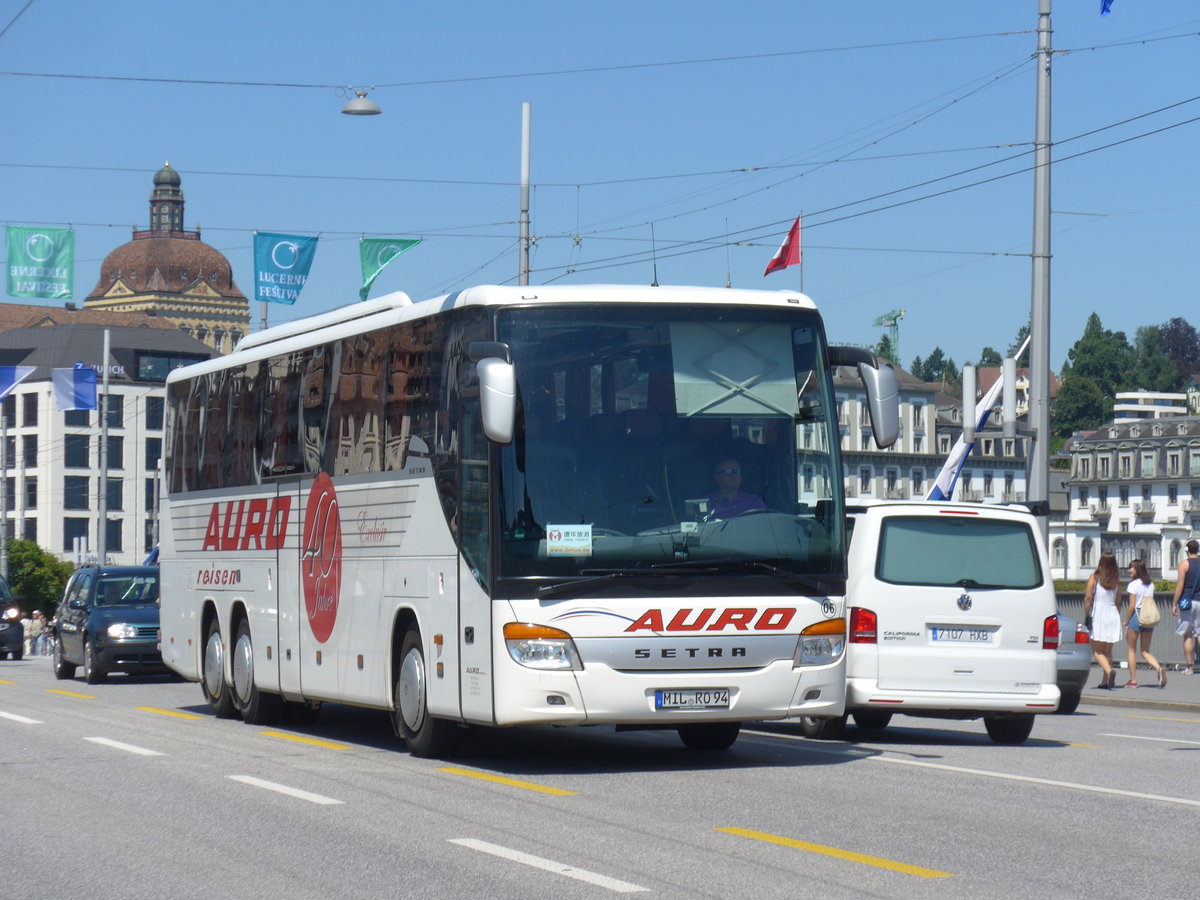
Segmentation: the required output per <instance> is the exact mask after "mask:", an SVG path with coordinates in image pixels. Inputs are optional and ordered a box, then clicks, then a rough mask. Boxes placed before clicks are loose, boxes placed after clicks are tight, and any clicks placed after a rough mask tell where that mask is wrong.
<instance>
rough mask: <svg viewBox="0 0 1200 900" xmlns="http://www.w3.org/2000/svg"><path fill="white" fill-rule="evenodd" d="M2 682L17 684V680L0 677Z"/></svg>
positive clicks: (0, 682)
mask: <svg viewBox="0 0 1200 900" xmlns="http://www.w3.org/2000/svg"><path fill="white" fill-rule="evenodd" d="M0 684H16V682H15V681H9V680H8V679H7V678H0Z"/></svg>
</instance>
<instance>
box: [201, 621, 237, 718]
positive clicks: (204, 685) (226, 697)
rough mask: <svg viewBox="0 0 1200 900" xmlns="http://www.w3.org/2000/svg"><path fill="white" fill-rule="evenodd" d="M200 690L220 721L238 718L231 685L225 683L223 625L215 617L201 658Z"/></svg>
mask: <svg viewBox="0 0 1200 900" xmlns="http://www.w3.org/2000/svg"><path fill="white" fill-rule="evenodd" d="M200 676H201V677H200V690H202V691H203V692H204V699H205V700H207V701H208V705H209V707H210V708H211V709H212V711H213V715H214V716H216V717H217V718H218V719H235V718H237V707H236V706H234V705H233V697H232V696H230V694H231V692H230V690H229V685H227V684H226V683H225V642H224V641H223V640H222V639H221V623H220V622H219V621H217V617H216V616H213V619H212V621H211V622H209V623H208V634H207V635H206V636H205V638H204V647H203V649H202V650H201V657H200Z"/></svg>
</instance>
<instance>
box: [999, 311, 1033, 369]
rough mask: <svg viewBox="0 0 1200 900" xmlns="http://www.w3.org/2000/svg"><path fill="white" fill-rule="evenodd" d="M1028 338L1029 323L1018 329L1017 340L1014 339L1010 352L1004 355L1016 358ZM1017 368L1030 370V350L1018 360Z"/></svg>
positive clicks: (1009, 348)
mask: <svg viewBox="0 0 1200 900" xmlns="http://www.w3.org/2000/svg"><path fill="white" fill-rule="evenodd" d="M1027 337H1029V323H1028V322H1026V323H1025V324H1024V325H1022V326H1021V327H1020V328H1018V329H1017V336H1016V337H1015V338H1013V342H1012V343H1011V344H1010V345H1009V347H1008V352H1007V353H1006V354H1004V355H1005V356H1009V357H1011V356H1016V354H1017V350H1018V349H1020V347H1021V344H1023V343H1024V342H1025V338H1027ZM1017 368H1018V369H1027V368H1029V350H1028V348H1027V349H1026V350H1025V352H1024V353H1022V354H1021V358H1020V359H1018V360H1017Z"/></svg>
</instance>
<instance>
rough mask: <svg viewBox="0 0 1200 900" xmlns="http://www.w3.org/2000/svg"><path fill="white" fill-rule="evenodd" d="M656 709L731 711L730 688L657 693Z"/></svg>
mask: <svg viewBox="0 0 1200 900" xmlns="http://www.w3.org/2000/svg"><path fill="white" fill-rule="evenodd" d="M654 708H655V709H729V688H695V689H692V688H687V689H685V690H682V691H655V692H654Z"/></svg>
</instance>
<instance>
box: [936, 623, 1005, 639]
mask: <svg viewBox="0 0 1200 900" xmlns="http://www.w3.org/2000/svg"><path fill="white" fill-rule="evenodd" d="M930 630H931V631H932V632H933V639H934V640H935V641H937V642H938V643H939V644H941V643H953V644H990V643H991V642H992V635H993V634H995V632H994V631H993V630H992V629H991V628H957V627H947V626H944V625H934V626H932V627H931V628H930Z"/></svg>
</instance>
